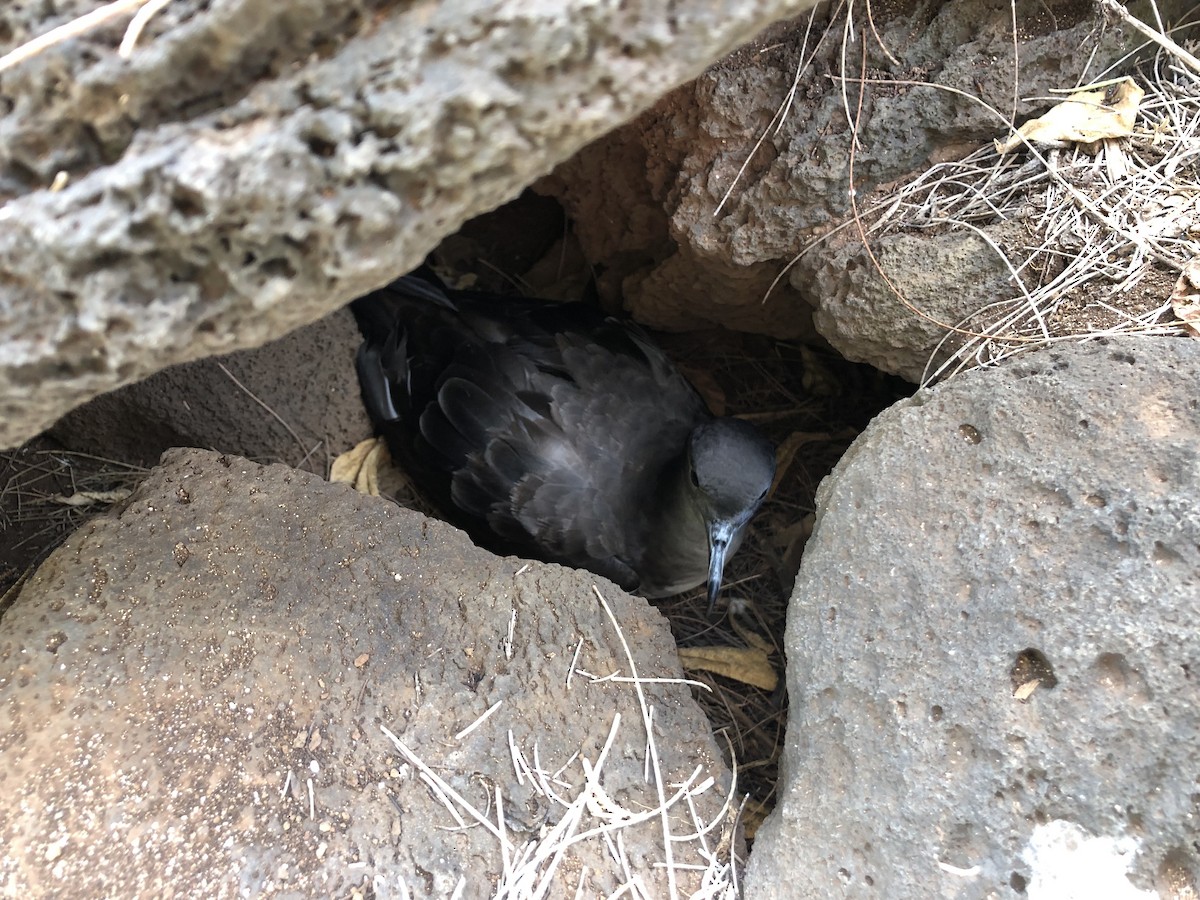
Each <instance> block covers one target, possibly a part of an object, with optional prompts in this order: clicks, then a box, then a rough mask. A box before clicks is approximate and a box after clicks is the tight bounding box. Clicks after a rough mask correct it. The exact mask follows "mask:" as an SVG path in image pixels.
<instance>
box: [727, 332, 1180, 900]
mask: <svg viewBox="0 0 1200 900" xmlns="http://www.w3.org/2000/svg"><path fill="white" fill-rule="evenodd" d="M1197 372H1200V344H1197V343H1196V342H1194V341H1185V340H1172V339H1163V338H1159V339H1152V338H1145V339H1140V340H1137V339H1125V340H1120V341H1117V340H1108V341H1095V342H1093V343H1090V344H1086V345H1078V346H1065V347H1060V348H1059V349H1048V350H1040V351H1038V352H1036V353H1031V354H1029V355H1027V356H1024V357H1021V358H1019V359H1018V360H1016V361H1015V362H1013V363H1012V364H1010V365H1007V366H1004V367H1001V368H998V369H988V370H977V371H973V372H970V373H967V374H965V375H963V376H961V377H958V378H956V379H953V380H951V381H949V382H947V383H946V384H944V385H942V386H940V387H937V388H935V389H932V390H929V391H926V392H924V393H922V394H918V395H917V396H916V397H915V398H914V399H913V400H911V401H906V402H903V403H900V404H898V405H897V406H895V407H893V408H892V409H889V410H888V411H886V412H885V413H883V414H882V415H880V416H879V417H878V418H877V419H876V420H875V422H874V423H872V425H871V426H870V427H869V428H868V430H867V431H866V432H865V433H864V434H863V436H862V437H861V438H860V439H859V440H858V441H857V442H856V443H855V444H854V446H853V447H852V448H851V449H850V451H849V452H848V453H847V454H846V456H845V457H844V458H843V460H842V461H841V463H840V464H839V465H838V467H837V468H836V469H835V470H834V472H833V474H831V475H830V476H829V477H828V478H827V479H826V481H825V482H824V483H823V484H822V486H821V489H820V492H819V495H818V521H817V525H816V530H815V533H814V535H813V537H812V538H811V540H810V542H809V544H808V547H807V549H806V552H805V556H804V561H803V563H802V565H801V569H800V575H799V578H798V580H797V583H796V589H795V592H794V593H793V598H792V605H791V607H790V609H789V619H788V631H787V654H788V687H789V691H790V697H791V710H790V718H789V721H788V731H787V735H788V737H787V747H786V750H785V754H784V768H785V776H784V780H783V784H782V786H781V789H780V805H779V807H778V808H777V809H776V811H775V812H774V814H773V815H772V816H771V817H770V819H769V820H768V822H767V824H766V826H765V827H764V828H763V829H761V830H760V831H759V834H758V836H757V839H756V843H755V846H754V851H753V854H752V856H751V862H750V870H749V872H748V873H747V890H748V895H749V896H754V897H757V898H774V897H796V896H801V897H809V896H812V897H816V896H823V897H827V896H847V897H868V896H877V897H888V898H918V897H919V898H928V897H956V898H984V897H1006V896H1016V895H1017V894H1018V893H1020V892H1022V891H1024V890H1025V889H1026V888H1027V887H1029V888H1030V889H1031V890H1032V886H1033V885H1036V884H1044V883H1046V879H1048V878H1049V877H1050V875H1051V873H1050V872H1049V871H1048V869H1047V866H1048V865H1049V863H1048V862H1047V858H1046V857H1044V856H1037V855H1036V854H1033V853H1032V847H1033V846H1035V845H1038V844H1040V843H1042V842H1043V841H1044V839H1045V837H1046V835H1047V834H1048V833H1052V832H1054V831H1059V832H1061V833H1064V834H1067V835H1071V834H1076V835H1086V836H1088V838H1089V839H1095V840H1107V841H1109V842H1110V843H1111V844H1113V845H1114V846H1115V845H1117V844H1119V843H1120V842H1122V841H1130V842H1131V843H1132V846H1133V847H1135V848H1136V851H1137V852H1135V853H1132V854H1131V855H1130V857H1129V859H1128V863H1129V864H1130V865H1132V867H1133V868H1132V872H1131V873H1130V874H1129V875H1128V876H1127V878H1126V876H1125V875H1124V874H1122V875H1121V877H1122V878H1123V879H1126V881H1125V882H1124V883H1123V886H1124V887H1125V888H1126V889H1128V890H1134V889H1138V890H1143V891H1144V890H1149V889H1151V888H1155V889H1157V890H1159V891H1160V894H1159V896H1164V897H1165V896H1173V897H1176V896H1193V895H1194V893H1195V890H1196V885H1197V883H1198V881H1197V875H1198V874H1200V852H1198V851H1197V846H1200V844H1198V842H1200V809H1198V808H1197V796H1198V794H1197V783H1196V776H1197V769H1196V747H1197V746H1200V681H1198V679H1200V666H1198V663H1197V658H1196V648H1197V646H1200V504H1198V503H1197V502H1196V497H1197V496H1198V494H1200V400H1198V399H1197V393H1196V375H1197ZM1055 823H1064V824H1061V825H1056V824H1055ZM1066 843H1070V842H1069V841H1068V842H1066ZM1110 856H1111V854H1110ZM1030 860H1034V862H1031V861H1030ZM1123 868H1124V867H1122V871H1123ZM1172 885H1173V886H1174V887H1171V886H1172ZM1181 885H1182V887H1181ZM1189 885H1190V887H1189ZM1121 886H1122V885H1118V884H1115V883H1112V884H1110V885H1109V887H1110V888H1111V890H1112V891H1116V890H1117V888H1118V887H1121ZM1188 891H1190V893H1189V892H1188ZM1051 895H1055V896H1064V895H1063V894H1061V893H1059V894H1052V893H1046V894H1044V896H1051ZM1105 895H1106V896H1114V895H1115V894H1112V893H1108V894H1105ZM1093 896H1099V894H1093ZM1122 896H1126V894H1122ZM1130 896H1132V895H1130Z"/></svg>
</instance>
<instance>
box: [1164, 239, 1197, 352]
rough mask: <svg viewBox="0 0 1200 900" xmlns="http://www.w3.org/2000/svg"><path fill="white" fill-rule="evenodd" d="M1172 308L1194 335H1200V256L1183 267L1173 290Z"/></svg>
mask: <svg viewBox="0 0 1200 900" xmlns="http://www.w3.org/2000/svg"><path fill="white" fill-rule="evenodd" d="M1171 309H1173V310H1174V311H1175V315H1177V316H1179V318H1180V320H1181V321H1182V322H1183V324H1184V325H1186V326H1187V329H1188V331H1189V332H1190V333H1191V336H1192V337H1200V257H1196V258H1195V259H1193V260H1192V261H1191V262H1190V263H1188V264H1187V265H1186V266H1184V267H1183V272H1181V273H1180V275H1179V280H1178V281H1176V282H1175V289H1174V290H1173V291H1171Z"/></svg>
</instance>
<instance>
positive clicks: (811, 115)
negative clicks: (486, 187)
mask: <svg viewBox="0 0 1200 900" xmlns="http://www.w3.org/2000/svg"><path fill="white" fill-rule="evenodd" d="M834 6H836V5H834ZM1134 6H1135V9H1136V10H1137V11H1139V12H1143V13H1145V14H1146V15H1150V14H1149V13H1148V12H1146V11H1145V8H1144V7H1142V6H1140V5H1138V4H1134ZM1160 6H1161V8H1162V10H1163V15H1164V16H1168V17H1169V16H1171V15H1172V14H1173V13H1175V12H1177V11H1178V10H1179V8H1181V7H1184V6H1190V4H1183V3H1168V4H1160ZM838 8H840V7H838ZM821 9H822V12H821V14H819V15H818V16H817V17H816V19H815V21H814V22H813V25H812V28H811V31H810V32H809V34H808V36H807V41H806V29H807V28H808V21H809V16H808V14H805V15H802V16H800V17H798V18H797V19H795V20H793V21H791V22H788V23H781V24H780V25H777V26H775V27H774V28H772V29H771V30H769V31H767V32H764V33H763V34H762V35H760V36H759V38H758V39H756V40H755V42H754V43H753V44H752V45H750V46H747V47H744V48H741V49H740V50H738V51H737V52H736V53H734V54H732V55H731V56H730V57H728V58H727V59H725V60H722V61H721V62H720V63H718V64H716V65H714V66H712V67H711V68H709V69H708V70H706V71H705V72H704V74H703V75H701V76H700V77H699V78H697V79H696V80H695V81H694V82H691V83H689V84H687V85H684V86H683V87H681V88H679V89H678V90H676V91H674V92H673V93H672V94H670V95H669V96H668V97H666V98H664V99H663V100H662V101H660V102H659V103H658V104H656V105H655V106H654V107H653V108H652V109H650V110H648V111H647V112H646V113H644V114H643V115H641V116H640V117H639V118H638V119H636V120H635V121H633V122H631V123H630V124H628V125H626V126H624V127H623V128H621V129H619V130H618V131H616V132H614V133H612V134H610V135H607V136H606V137H605V138H604V139H602V140H600V141H597V142H596V143H594V144H592V145H591V146H589V147H587V148H586V149H585V150H584V151H582V152H581V153H579V154H577V155H576V156H574V157H572V158H571V159H570V160H569V161H567V162H566V163H564V164H562V165H561V166H559V168H558V169H556V170H555V172H554V173H552V175H551V176H549V177H548V178H546V179H543V180H542V181H541V182H539V185H538V187H539V189H540V190H544V191H546V192H548V193H551V194H553V195H555V196H558V197H560V198H562V200H563V202H564V204H565V206H566V208H567V211H568V213H569V214H570V215H571V216H572V218H573V219H574V220H575V222H576V227H577V230H578V233H579V235H580V239H581V241H582V242H583V246H584V250H585V252H586V254H587V255H588V257H589V259H591V260H592V262H593V263H594V264H595V265H596V266H597V269H598V270H599V271H600V272H601V279H600V283H601V287H602V289H603V290H604V291H605V292H606V293H607V294H608V295H609V297H610V298H617V297H620V296H622V294H623V296H624V298H625V302H626V305H627V307H628V308H629V309H631V310H632V311H633V312H634V314H635V316H636V317H637V318H638V319H639V320H641V321H645V322H648V323H650V324H652V325H654V326H656V327H660V328H672V329H684V328H693V327H696V326H697V325H698V324H701V323H706V322H707V323H719V324H723V325H726V326H728V327H730V328H737V329H742V330H754V331H760V332H764V333H768V334H772V335H775V336H777V337H783V336H796V335H799V336H805V335H807V334H809V333H811V329H812V322H811V321H810V320H811V316H812V308H813V307H814V306H816V307H819V309H820V312H821V317H820V319H819V320H818V326H819V328H820V331H821V333H822V334H823V335H824V336H825V337H826V338H828V339H829V340H830V342H831V343H833V344H834V346H835V347H837V349H838V350H840V351H841V352H843V353H844V354H845V355H847V356H848V357H850V358H852V359H856V360H860V361H866V362H870V363H872V364H874V365H877V366H880V367H884V368H887V369H889V370H890V371H892V372H895V373H898V374H904V375H906V376H908V377H915V375H914V371H915V374H916V375H919V373H920V368H921V366H922V365H923V364H924V362H925V359H926V357H928V355H929V352H930V350H931V349H932V347H933V345H934V344H935V343H936V340H937V339H938V338H940V337H942V336H943V334H944V330H942V329H938V328H932V329H931V328H930V327H929V326H928V323H927V322H925V321H924V320H922V319H921V318H920V317H919V316H916V315H914V314H913V312H912V311H911V310H909V309H907V308H905V307H904V306H903V305H902V304H900V303H899V302H897V301H896V300H895V297H894V295H893V294H892V293H890V292H887V293H886V294H885V295H884V298H883V302H880V299H879V297H878V296H876V295H879V294H883V292H884V287H883V286H882V285H879V286H876V284H875V282H877V281H878V277H877V275H876V274H875V272H874V265H873V263H871V261H870V259H869V257H868V256H867V255H866V254H865V253H864V252H863V250H862V246H861V244H860V243H858V233H857V231H856V230H855V228H854V226H853V225H852V224H848V215H849V213H850V212H851V204H850V194H851V189H852V188H853V189H854V191H855V192H856V194H857V196H858V198H859V204H860V209H861V208H865V206H866V205H867V204H868V202H869V200H870V197H871V195H872V192H874V191H876V190H882V191H884V192H885V193H886V189H887V188H888V186H892V187H894V186H895V184H896V183H898V182H901V181H903V180H904V179H906V178H907V177H909V176H911V175H912V174H914V173H916V172H918V171H922V170H923V169H924V168H925V167H927V166H928V165H929V164H930V163H931V162H932V161H934V160H937V159H947V158H957V157H958V156H961V155H964V154H965V153H966V152H968V151H969V150H971V149H974V148H975V147H977V146H980V145H982V144H987V143H988V142H990V141H991V139H992V138H993V137H994V136H996V134H998V133H1000V132H1002V131H1003V129H1004V127H1005V126H1004V123H1003V122H1002V121H1000V120H998V119H997V118H996V116H995V115H993V114H992V113H990V112H988V111H987V110H986V108H985V107H984V106H983V105H982V104H980V103H978V102H975V101H972V100H971V99H968V98H967V97H964V96H962V95H961V94H954V93H951V92H950V91H951V90H955V91H960V92H965V93H966V94H969V95H973V96H976V97H978V98H979V99H980V100H982V101H983V102H984V103H988V104H991V106H992V107H993V108H995V109H999V110H1003V112H1004V113H1005V114H1008V113H1009V112H1010V111H1012V112H1013V113H1014V114H1015V116H1016V117H1017V119H1018V120H1019V119H1021V118H1023V117H1027V116H1029V115H1030V114H1032V113H1034V112H1040V110H1041V108H1042V107H1043V106H1045V105H1046V104H1045V103H1044V101H1043V100H1039V99H1035V100H1021V101H1020V102H1018V103H1017V104H1016V107H1015V109H1014V108H1013V96H1014V94H1015V95H1016V96H1017V97H1020V98H1044V97H1046V96H1047V92H1048V91H1049V90H1050V89H1052V88H1058V87H1061V86H1062V85H1063V84H1064V83H1068V84H1075V83H1076V78H1077V77H1078V78H1081V79H1083V80H1086V79H1087V78H1088V77H1092V76H1095V75H1096V74H1097V73H1099V72H1101V71H1102V70H1103V69H1104V68H1105V67H1106V66H1108V65H1109V64H1110V63H1112V62H1113V61H1114V60H1115V59H1117V58H1118V57H1119V56H1121V55H1123V54H1124V53H1125V52H1126V51H1127V50H1128V49H1129V43H1128V40H1127V38H1126V36H1125V35H1124V34H1123V33H1122V31H1121V29H1120V28H1117V27H1113V26H1109V27H1108V28H1106V29H1101V28H1100V27H1099V26H1100V23H1099V21H1098V20H1097V18H1096V17H1095V13H1094V8H1093V4H1091V3H1086V2H1078V0H1052V2H1048V3H1038V4H1018V7H1017V15H1018V16H1019V22H1020V28H1019V35H1018V37H1019V41H1020V47H1019V53H1020V79H1019V84H1018V86H1017V87H1015V88H1014V84H1013V71H1012V59H1013V34H1012V28H1013V24H1012V16H1013V14H1014V13H1013V6H1012V4H1011V3H1009V2H1008V0H959V2H953V3H908V2H905V3H888V4H881V3H877V4H873V5H872V8H871V10H870V12H869V13H866V12H864V11H862V10H860V9H856V11H855V23H854V29H853V38H852V39H847V41H846V43H845V47H844V48H843V28H844V26H845V21H844V19H842V18H835V19H832V20H831V19H830V18H829V17H828V15H827V9H828V8H827V7H822V8H821ZM865 15H870V17H871V22H872V23H873V25H874V27H875V29H876V30H877V31H878V35H879V39H880V40H881V41H882V43H883V44H884V45H886V47H887V50H888V52H889V53H890V54H891V55H892V56H893V57H894V59H895V62H892V61H890V60H889V59H888V58H887V57H886V56H885V55H884V52H883V51H882V50H881V48H880V44H879V42H877V40H876V38H875V36H874V35H873V34H872V30H871V28H870V27H868V26H867V25H866V23H865V21H864V19H863V18H862V16H865ZM1149 21H1153V18H1152V17H1151V18H1150V19H1149ZM1134 43H1140V38H1139V39H1136V40H1135V41H1134ZM864 44H865V49H864ZM1093 49H1095V54H1094V55H1092V51H1093ZM843 52H844V53H845V56H846V62H845V66H846V68H848V69H849V70H850V72H851V74H852V77H857V75H858V72H859V69H860V66H861V65H862V56H863V53H864V52H865V53H866V55H867V61H866V66H867V75H868V78H869V79H871V80H872V83H870V84H869V85H868V86H867V88H866V91H865V93H864V96H863V100H862V108H861V112H860V113H859V112H858V103H859V98H858V93H857V86H856V83H855V82H850V83H849V84H847V85H846V87H847V91H848V93H847V94H845V95H844V94H843V90H842V88H843V85H844V84H846V83H845V82H843V81H842V80H841V76H842V75H843V68H842V61H841V59H840V57H841V55H842V54H843ZM802 58H803V59H804V60H806V61H807V62H806V66H805V68H804V73H803V75H802V77H801V78H800V79H799V82H798V85H797V91H796V94H795V95H794V98H793V99H792V101H791V102H790V104H789V103H788V98H789V92H790V91H791V89H792V86H793V80H794V77H795V74H796V70H797V66H798V64H799V63H800V61H801V59H802ZM1089 62H1090V66H1089ZM897 81H903V82H927V83H929V84H930V85H931V86H929V87H924V88H922V87H918V86H916V85H914V84H911V83H906V84H896V83H895V82H897ZM785 104H787V115H786V116H784V117H783V118H782V121H781V122H779V123H778V125H777V124H776V121H775V115H776V112H777V111H778V110H779V109H780V108H781V107H783V106H784V105H785ZM847 104H849V105H850V107H851V108H852V109H853V110H855V111H856V114H858V115H859V123H860V124H859V128H858V132H857V147H856V148H854V152H853V154H852V152H851V150H852V140H853V137H854V135H853V132H852V130H851V128H850V126H849V124H848V123H847V118H846V112H845V110H846V106H847ZM764 134H765V135H766V138H765V140H764V141H763V142H762V145H761V146H760V147H758V148H757V150H755V142H756V141H757V140H758V138H759V137H760V136H763V135H764ZM752 151H753V152H752ZM852 156H853V164H852V163H851V158H852ZM743 164H746V169H745V172H744V173H743V174H742V175H741V177H740V178H738V177H737V176H738V171H739V169H740V168H741V167H742V166H743ZM852 176H853V177H852ZM735 182H736V186H735ZM599 183H602V184H603V185H604V188H605V189H604V190H602V191H598V190H596V189H595V186H596V185H597V184H599ZM731 187H732V188H733V191H732V194H731V195H730V197H729V199H728V201H726V202H725V204H724V206H721V202H722V198H723V197H725V195H726V192H727V191H729V190H730V188H731ZM718 207H720V211H719V212H718ZM838 226H845V227H844V229H843V230H841V231H839V232H837V234H836V235H835V238H836V239H835V240H834V241H833V242H831V243H830V244H828V245H826V244H823V243H822V244H818V245H817V246H816V247H815V248H814V249H812V250H811V251H810V252H808V253H806V254H805V255H804V256H803V258H802V259H801V260H800V261H799V263H798V264H797V265H796V266H795V267H794V268H793V269H792V270H791V271H790V273H789V274H788V276H787V277H786V278H785V279H784V280H783V281H782V283H781V284H779V285H778V286H776V287H775V288H774V289H773V290H772V291H771V293H770V294H769V295H768V288H770V286H771V285H772V282H774V281H775V279H776V278H777V277H778V276H779V275H780V273H781V272H782V270H783V268H784V266H785V265H786V264H787V263H788V262H789V261H791V260H792V259H793V257H795V256H796V255H797V254H798V253H799V252H800V251H801V250H803V249H805V248H807V247H808V246H809V245H810V244H812V242H813V241H814V239H815V238H818V237H821V236H822V235H826V234H827V233H828V232H830V231H832V230H833V229H835V228H837V227H838ZM839 236H840V237H839ZM954 240H955V241H957V240H958V239H954ZM846 243H850V244H851V245H852V246H851V248H849V249H848V248H847V247H846V246H845V245H846ZM963 249H966V248H965V247H964V248H947V249H946V250H945V251H943V252H944V254H945V255H946V256H947V257H948V260H943V262H954V261H955V260H957V261H959V262H960V263H961V265H957V266H947V267H946V268H944V269H942V270H941V271H940V272H939V273H938V275H939V276H940V281H939V283H938V284H937V287H936V296H937V298H938V300H939V304H946V303H949V302H953V303H955V304H956V305H955V307H954V314H952V315H950V316H949V320H950V321H951V322H955V321H958V320H960V319H962V318H964V317H965V315H966V313H967V312H969V311H971V310H973V309H974V308H975V307H977V306H978V305H980V304H981V299H980V298H981V297H989V295H988V291H989V290H991V289H992V287H993V282H992V277H991V275H992V273H991V267H992V265H993V263H992V261H991V260H989V259H987V258H986V256H987V254H986V253H974V254H970V255H968V254H966V253H962V252H960V251H961V250H963ZM891 256H892V258H891V259H889V260H888V262H889V263H890V264H891V267H890V268H889V270H888V271H889V275H890V276H891V277H892V278H893V279H894V280H896V281H897V282H899V283H900V284H901V285H902V286H904V287H907V288H909V289H910V290H911V291H912V293H913V294H914V295H916V296H917V298H918V299H920V300H924V299H925V297H924V294H923V293H922V292H921V290H920V288H921V283H922V282H923V283H925V284H928V282H929V281H930V279H931V274H930V273H929V272H928V271H927V270H926V269H924V268H922V267H921V263H922V261H923V260H921V259H920V258H919V256H914V255H913V254H912V253H911V250H908V249H906V248H898V249H896V250H893V251H891ZM909 262H911V263H914V264H916V265H915V266H914V267H912V268H909V267H907V265H906V263H909ZM981 267H982V268H988V272H987V273H985V275H984V277H983V278H982V280H975V279H976V275H977V270H978V269H980V268H981ZM910 278H912V279H913V281H914V284H913V285H912V286H911V287H910V286H909V285H908V280H909V279H910ZM864 284H867V286H868V289H869V291H870V294H869V295H867V296H864V294H863V293H862V289H863V286H864ZM764 297H765V298H766V299H765V301H763V298H764ZM989 299H991V298H990V297H989ZM759 301H763V302H761V303H760V302H759ZM971 304H974V306H972V305H971ZM864 307H866V309H867V311H868V312H869V315H867V316H866V317H864ZM864 318H865V319H866V320H865V321H864ZM864 333H867V336H866V340H865V341H862V338H863V337H864ZM860 341H862V342H861V343H860ZM889 342H891V343H892V344H894V345H895V346H889Z"/></svg>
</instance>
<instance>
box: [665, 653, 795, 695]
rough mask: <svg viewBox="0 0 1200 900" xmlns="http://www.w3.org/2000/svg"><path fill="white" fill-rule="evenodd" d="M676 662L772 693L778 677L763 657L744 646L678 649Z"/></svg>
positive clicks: (762, 654) (685, 666)
mask: <svg viewBox="0 0 1200 900" xmlns="http://www.w3.org/2000/svg"><path fill="white" fill-rule="evenodd" d="M679 662H680V664H681V665H682V666H683V667H684V668H685V669H701V670H703V671H705V672H716V673H717V674H718V675H724V676H725V677H726V678H732V679H734V680H735V681H740V682H742V683H743V684H749V685H753V686H754V687H757V688H762V689H763V690H764V691H773V690H775V686H776V685H777V684H778V683H779V676H778V675H777V674H775V668H774V667H773V666H772V665H771V662H770V660H769V659H767V654H765V653H763V652H762V651H761V650H752V649H748V648H745V647H681V648H680V650H679Z"/></svg>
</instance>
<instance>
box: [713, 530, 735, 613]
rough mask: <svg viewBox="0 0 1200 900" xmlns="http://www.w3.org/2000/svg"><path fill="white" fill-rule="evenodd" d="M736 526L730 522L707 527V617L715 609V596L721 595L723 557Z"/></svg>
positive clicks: (725, 554)
mask: <svg viewBox="0 0 1200 900" xmlns="http://www.w3.org/2000/svg"><path fill="white" fill-rule="evenodd" d="M736 532H737V526H735V525H734V524H733V523H732V522H711V523H710V524H709V526H708V615H709V616H710V617H711V616H712V614H713V610H715V609H716V608H717V595H718V594H719V593H721V578H722V576H723V575H724V573H725V557H726V556H727V555H728V554H729V544H730V543H731V542H732V541H733V537H734V534H735V533H736Z"/></svg>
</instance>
